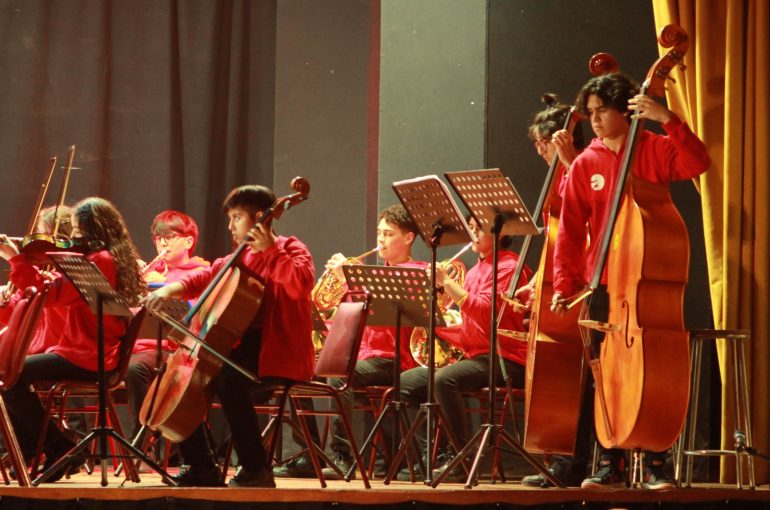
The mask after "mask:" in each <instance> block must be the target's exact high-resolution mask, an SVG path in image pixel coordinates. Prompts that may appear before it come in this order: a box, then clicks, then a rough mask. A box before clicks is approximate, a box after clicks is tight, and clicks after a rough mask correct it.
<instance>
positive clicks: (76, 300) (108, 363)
mask: <svg viewBox="0 0 770 510" xmlns="http://www.w3.org/2000/svg"><path fill="white" fill-rule="evenodd" d="M87 258H88V260H90V261H91V262H93V263H94V264H96V267H98V268H99V270H100V271H101V272H102V273H103V274H104V276H105V277H106V278H107V280H108V281H109V282H110V285H112V286H113V287H115V282H116V269H115V261H114V260H113V258H112V255H110V252H108V251H107V250H101V251H97V252H94V253H92V254H90V255H88V257H87ZM10 263H11V281H12V282H13V283H14V285H16V286H17V287H18V288H20V289H23V288H26V287H37V288H38V289H40V288H42V286H43V282H44V280H45V277H44V276H43V275H42V274H40V272H39V271H38V269H37V268H36V267H35V266H34V265H32V264H31V263H30V262H29V261H28V260H27V258H26V256H25V255H23V254H22V255H17V256H15V257H13V258H12V259H11V260H10ZM45 306H46V308H52V307H56V308H59V307H60V310H57V312H60V313H61V314H62V315H63V317H64V327H63V328H62V329H61V330H59V331H58V334H59V341H58V343H57V344H56V345H54V346H52V347H49V348H48V349H47V352H52V353H55V354H58V355H59V356H61V357H62V358H64V359H66V360H67V361H69V362H71V363H73V364H75V365H77V366H79V367H81V368H84V369H86V370H93V371H96V369H97V357H96V353H97V344H96V340H97V338H96V328H97V324H96V315H94V314H93V313H92V312H91V309H90V308H89V307H88V304H86V302H85V301H84V300H83V298H82V297H81V296H80V293H79V292H78V291H77V289H75V287H73V286H72V284H71V283H70V281H69V280H68V279H67V278H66V277H64V276H59V277H58V278H56V279H55V280H54V283H53V286H52V287H51V290H50V291H49V292H48V298H47V299H46V302H45ZM125 331H126V322H125V321H124V320H123V319H121V318H119V317H116V316H114V315H105V316H104V355H105V357H104V363H105V369H106V370H112V369H114V368H115V367H116V366H117V362H118V349H119V347H120V338H121V337H122V336H123V334H124V333H125Z"/></svg>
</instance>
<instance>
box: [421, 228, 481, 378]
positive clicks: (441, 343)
mask: <svg viewBox="0 0 770 510" xmlns="http://www.w3.org/2000/svg"><path fill="white" fill-rule="evenodd" d="M472 246H473V243H468V244H466V245H465V246H463V248H462V249H461V250H460V251H458V252H457V253H456V254H455V255H454V256H453V257H452V258H450V259H448V260H445V261H442V262H440V264H441V265H443V266H446V267H448V268H449V274H450V275H451V277H452V279H453V280H454V281H455V282H457V284H458V285H460V287H462V286H463V283H465V271H466V268H465V264H463V262H462V261H461V260H459V257H460V255H462V254H463V253H465V252H466V251H468V250H469V249H470V248H471V247H472ZM452 304H453V302H452V298H451V297H449V295H448V294H446V293H443V292H442V293H441V294H439V296H438V298H437V299H436V306H437V308H438V310H439V311H440V312H441V315H442V316H443V318H444V322H446V325H447V326H449V327H458V328H459V327H460V326H461V325H462V316H461V315H460V312H458V311H457V310H455V309H453V308H452ZM409 350H410V351H411V353H412V357H413V358H414V360H415V361H416V362H417V363H418V364H419V365H422V366H424V367H427V366H428V357H429V356H428V332H427V331H426V329H425V328H414V329H413V330H412V336H411V337H409ZM433 355H434V364H435V365H436V368H441V367H443V366H446V365H451V364H453V363H456V362H457V361H459V360H460V359H461V358H462V357H463V356H464V355H465V353H464V352H463V351H462V349H460V348H459V347H455V346H454V345H452V344H451V343H449V342H447V341H446V340H444V339H442V338H440V337H439V336H438V335H436V348H435V352H434V354H433Z"/></svg>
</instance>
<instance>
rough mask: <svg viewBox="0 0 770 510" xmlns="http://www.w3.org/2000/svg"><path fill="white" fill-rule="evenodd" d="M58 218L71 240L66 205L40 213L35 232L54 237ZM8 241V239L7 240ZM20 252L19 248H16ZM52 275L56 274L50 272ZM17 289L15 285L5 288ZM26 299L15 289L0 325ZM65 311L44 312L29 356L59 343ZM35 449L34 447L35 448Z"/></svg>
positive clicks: (1, 310) (0, 314)
mask: <svg viewBox="0 0 770 510" xmlns="http://www.w3.org/2000/svg"><path fill="white" fill-rule="evenodd" d="M56 216H58V219H59V229H58V233H57V237H59V238H61V239H69V238H70V234H71V233H72V223H71V222H70V218H71V216H72V209H71V208H70V207H68V206H66V205H62V206H60V207H59V208H58V212H57V208H56V207H54V206H51V207H46V208H45V209H42V210H41V211H40V215H39V216H38V221H37V227H36V228H35V232H39V233H43V234H48V235H52V234H53V230H54V226H55V223H56ZM5 239H6V240H7V238H5ZM8 244H9V246H11V247H12V248H13V247H15V244H13V243H12V242H11V241H8ZM16 249H17V250H18V247H16ZM49 273H50V274H51V275H53V274H55V273H53V272H49ZM8 288H12V289H13V288H15V287H14V286H13V285H9V286H7V287H5V289H8ZM23 297H24V289H19V288H15V291H14V292H13V293H11V294H10V295H7V296H6V299H4V300H3V304H2V306H0V325H4V324H6V323H7V321H8V319H10V317H11V313H12V312H13V309H14V307H15V305H16V303H17V302H18V301H19V300H20V299H22V298H23ZM62 312H63V310H62V309H59V308H57V307H49V308H45V309H44V310H43V315H42V317H41V319H40V325H39V326H38V328H37V331H36V332H35V337H34V338H33V339H32V341H31V342H30V344H29V348H28V349H27V354H40V353H41V352H46V351H47V350H48V349H49V348H50V347H52V346H54V345H56V344H57V343H58V342H59V332H60V331H61V330H62V329H63V328H64V319H65V317H64V314H63V313H62ZM33 448H34V446H33Z"/></svg>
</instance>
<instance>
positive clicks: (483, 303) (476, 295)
mask: <svg viewBox="0 0 770 510" xmlns="http://www.w3.org/2000/svg"><path fill="white" fill-rule="evenodd" d="M490 257H491V255H490ZM516 266H517V259H516V257H515V256H512V257H511V258H509V259H507V260H506V261H505V262H504V263H503V261H498V268H497V292H498V294H500V293H501V292H505V291H506V290H507V289H508V286H509V285H510V283H511V278H513V274H514V273H515V272H516ZM526 284H527V275H526V271H524V272H522V274H521V277H520V278H519V282H518V286H519V287H521V286H522V285H526ZM501 304H502V300H501V299H498V300H497V309H498V310H499V309H500V306H501ZM460 309H461V311H462V313H463V315H464V316H469V317H473V318H475V320H476V321H477V322H479V323H480V324H483V325H484V327H483V329H484V331H485V332H486V334H484V335H463V338H462V343H463V345H462V346H460V347H462V348H465V349H468V350H470V349H472V348H485V349H487V350H489V336H488V335H489V321H490V318H491V313H492V278H487V279H485V281H483V282H481V285H480V286H479V288H478V290H477V291H476V292H473V293H468V299H466V300H465V302H464V303H463V305H462V307H461V308H460ZM511 318H512V319H513V326H514V327H513V328H512V329H515V330H516V331H524V322H523V321H524V316H523V315H522V314H520V313H512V314H511ZM485 321H486V322H485Z"/></svg>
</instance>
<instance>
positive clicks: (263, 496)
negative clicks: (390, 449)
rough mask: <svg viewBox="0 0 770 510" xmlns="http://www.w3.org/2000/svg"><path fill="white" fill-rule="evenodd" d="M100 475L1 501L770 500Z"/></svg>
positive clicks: (16, 491) (754, 493)
mask: <svg viewBox="0 0 770 510" xmlns="http://www.w3.org/2000/svg"><path fill="white" fill-rule="evenodd" d="M100 480H101V476H100V475H98V473H94V474H92V475H87V474H85V473H83V474H79V475H76V476H74V477H72V478H70V479H68V480H61V481H59V482H56V483H54V484H43V485H41V486H40V487H18V486H16V485H0V502H2V500H3V499H6V498H19V499H28V500H49V501H50V500H59V501H67V500H73V499H78V500H83V499H88V500H98V501H143V500H154V499H169V498H170V499H179V500H198V501H217V502H233V503H242V502H248V503H269V502H280V503H307V502H324V503H345V504H348V505H350V504H354V505H355V504H361V505H372V504H399V503H415V502H420V503H430V504H436V503H439V504H443V505H457V506H467V505H477V504H496V503H504V504H505V503H507V504H517V505H549V504H560V503H570V502H613V503H651V502H668V503H696V502H704V503H705V502H712V503H718V502H720V501H770V489H768V487H767V486H762V487H760V488H758V489H756V490H749V489H743V490H738V489H737V488H735V487H734V486H726V485H715V484H698V485H695V486H693V487H692V488H688V489H676V490H668V491H652V490H643V489H613V490H607V491H596V490H583V489H577V488H568V489H530V488H527V487H523V486H522V485H520V484H519V483H517V482H507V483H496V484H492V483H489V481H484V480H482V481H481V483H479V485H477V486H476V487H474V488H473V489H465V487H464V486H463V485H462V484H441V485H439V487H437V488H435V489H432V488H430V487H427V486H425V485H423V484H411V483H408V482H395V481H394V482H392V483H391V484H390V485H384V484H383V483H382V482H380V481H373V482H372V488H371V489H365V488H364V487H363V484H362V483H361V482H360V481H355V480H354V481H351V482H350V483H345V482H344V481H329V482H328V487H327V488H325V489H324V488H321V487H320V484H319V483H318V481H317V480H314V479H279V480H277V485H278V487H277V488H276V489H240V488H239V489H234V488H172V487H167V486H165V485H163V484H162V482H161V481H160V477H159V476H157V475H154V474H144V475H142V482H141V483H138V484H132V483H128V482H127V483H126V484H125V486H123V487H121V486H120V484H121V482H122V481H123V479H122V478H115V477H114V476H110V477H109V485H108V486H107V487H101V486H100Z"/></svg>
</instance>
